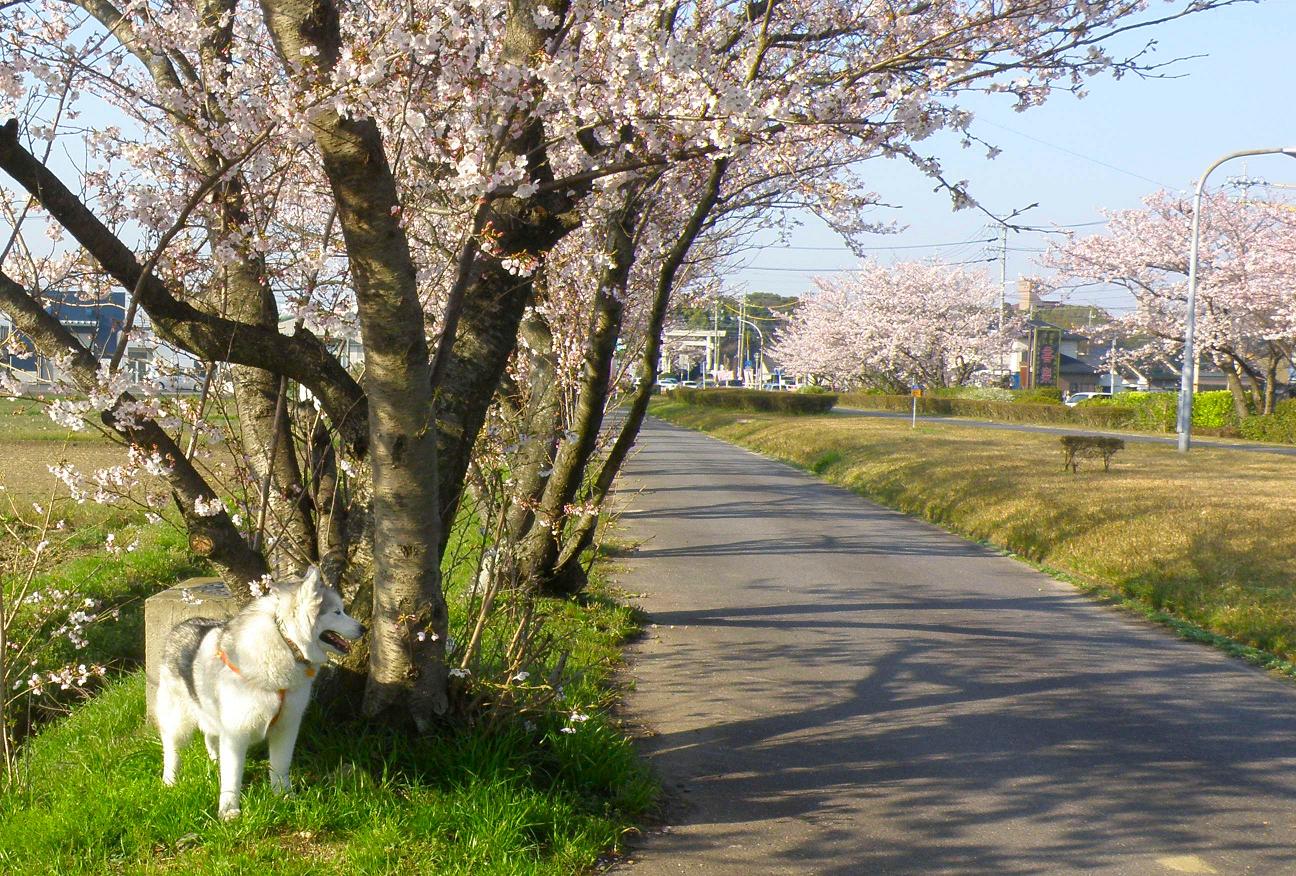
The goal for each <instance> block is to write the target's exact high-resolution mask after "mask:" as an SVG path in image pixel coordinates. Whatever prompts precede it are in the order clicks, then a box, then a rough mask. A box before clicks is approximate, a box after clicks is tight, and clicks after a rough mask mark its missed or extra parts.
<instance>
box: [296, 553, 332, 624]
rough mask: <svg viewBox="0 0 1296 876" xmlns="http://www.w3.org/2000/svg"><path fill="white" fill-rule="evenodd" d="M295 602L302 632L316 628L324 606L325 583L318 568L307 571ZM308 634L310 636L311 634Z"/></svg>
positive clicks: (313, 567)
mask: <svg viewBox="0 0 1296 876" xmlns="http://www.w3.org/2000/svg"><path fill="white" fill-rule="evenodd" d="M293 602H294V606H293V609H294V612H293V613H294V614H295V616H296V618H297V623H298V624H299V625H300V626H301V629H302V630H304V631H309V630H310V629H311V628H312V627H314V626H315V621H316V620H317V619H318V618H319V613H320V607H321V606H323V605H324V581H323V579H322V578H321V577H320V572H319V569H318V568H317V567H315V566H311V567H310V568H309V569H307V570H306V574H305V575H304V576H303V577H302V582H301V586H300V587H298V588H297V594H296V596H295V598H294V599H293ZM307 634H308V636H309V632H308V633H307Z"/></svg>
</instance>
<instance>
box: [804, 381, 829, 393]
mask: <svg viewBox="0 0 1296 876" xmlns="http://www.w3.org/2000/svg"><path fill="white" fill-rule="evenodd" d="M796 391H797V392H799V393H801V394H802V395H828V394H829V393H831V392H832V390H831V389H829V388H828V387H826V386H820V385H819V384H817V383H804V384H802V385H801V386H798V387H797V389H796Z"/></svg>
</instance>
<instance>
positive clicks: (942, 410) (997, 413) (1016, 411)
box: [840, 392, 1130, 429]
mask: <svg viewBox="0 0 1296 876" xmlns="http://www.w3.org/2000/svg"><path fill="white" fill-rule="evenodd" d="M840 402H841V404H842V405H843V406H845V407H851V408H860V409H861V410H866V411H899V412H902V413H906V412H908V411H910V410H912V409H913V399H912V398H911V397H910V396H907V395H865V394H863V393H853V392H848V393H843V394H842V396H841V399H840ZM918 413H919V414H924V415H927V416H937V417H971V418H973V419H977V420H990V421H991V422H994V423H1041V424H1046V425H1047V424H1053V423H1060V424H1065V425H1076V424H1079V425H1087V426H1095V427H1102V428H1122V429H1123V428H1129V427H1128V425H1127V424H1128V422H1129V420H1130V412H1129V411H1128V410H1126V409H1124V408H1114V407H1092V408H1082V407H1079V406H1077V407H1074V408H1068V407H1067V406H1066V405H1059V404H1048V403H1045V404H1032V403H1029V402H1017V401H1012V402H1002V401H990V400H988V399H972V398H942V397H940V396H928V395H925V396H923V397H921V398H919V399H918Z"/></svg>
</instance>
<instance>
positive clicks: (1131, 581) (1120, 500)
mask: <svg viewBox="0 0 1296 876" xmlns="http://www.w3.org/2000/svg"><path fill="white" fill-rule="evenodd" d="M654 412H655V413H657V414H658V415H660V416H664V417H666V418H667V419H670V420H672V421H674V422H676V423H678V424H680V425H684V426H689V427H691V428H696V429H701V430H703V431H707V432H710V433H713V434H715V435H717V436H718V437H721V438H724V439H726V440H730V441H733V442H735V443H738V444H741V445H743V446H745V447H749V448H751V449H753V450H756V451H758V452H761V453H765V454H767V455H769V456H773V457H776V458H779V459H783V460H785V461H788V462H791V463H793V464H795V465H798V466H801V467H803V468H806V469H807V470H810V471H814V472H816V473H818V474H819V475H820V476H821V477H823V478H825V479H827V480H829V481H832V482H834V483H837V484H841V485H842V486H845V487H848V488H850V489H852V490H854V491H856V492H858V493H860V494H862V495H865V496H868V497H869V498H872V499H874V500H876V501H879V502H881V503H883V504H886V505H889V506H891V507H894V508H897V509H899V510H901V511H904V512H906V513H909V514H913V515H915V516H919V517H923V518H925V519H927V520H931V521H933V522H935V523H938V524H940V525H941V526H944V527H946V528H947V529H950V530H952V531H954V532H957V533H959V534H961V535H964V536H966V537H969V538H972V539H976V540H979V541H985V542H987V543H990V544H992V545H995V546H997V547H999V548H1002V549H1004V550H1007V551H1010V552H1012V553H1014V554H1018V555H1020V556H1021V557H1023V558H1025V559H1027V560H1030V561H1031V562H1034V563H1037V564H1040V565H1042V566H1045V567H1047V568H1049V569H1051V570H1057V571H1059V572H1063V573H1065V574H1067V575H1070V576H1074V577H1075V578H1077V579H1079V580H1081V581H1084V582H1087V584H1088V585H1089V586H1091V587H1098V588H1101V589H1103V590H1105V591H1106V592H1108V593H1111V594H1113V595H1115V596H1117V597H1119V598H1120V599H1124V600H1129V601H1131V602H1132V603H1135V604H1137V605H1138V606H1140V607H1141V608H1142V609H1143V610H1144V611H1145V613H1149V616H1154V617H1158V618H1159V619H1161V620H1163V621H1169V620H1171V619H1173V620H1175V621H1177V622H1180V623H1181V624H1186V625H1187V626H1182V627H1181V629H1180V631H1181V632H1182V633H1184V634H1185V635H1189V637H1192V638H1200V639H1203V640H1209V639H1210V637H1223V638H1224V639H1227V640H1229V641H1231V642H1233V643H1235V644H1236V645H1237V646H1239V647H1241V648H1252V649H1257V652H1256V653H1252V654H1250V655H1249V656H1248V654H1246V653H1243V652H1239V655H1240V656H1248V659H1251V660H1252V661H1253V662H1258V663H1261V664H1264V665H1271V664H1273V665H1274V666H1275V668H1282V666H1281V665H1279V664H1281V663H1282V662H1284V661H1292V660H1293V659H1296V553H1293V552H1292V551H1291V550H1290V533H1291V532H1292V531H1293V530H1294V528H1296V460H1291V459H1288V458H1285V457H1277V456H1268V455H1261V454H1241V453H1234V452H1229V451H1223V450H1206V449H1197V450H1194V451H1193V453H1192V454H1191V455H1190V456H1188V457H1184V456H1181V455H1179V454H1177V453H1176V452H1175V451H1174V449H1173V448H1171V447H1162V446H1159V445H1152V444H1130V445H1128V446H1127V448H1126V450H1125V452H1124V453H1123V454H1121V456H1119V457H1117V461H1116V462H1114V463H1113V465H1112V471H1111V472H1110V473H1104V472H1103V471H1102V467H1101V466H1100V465H1099V466H1091V467H1089V468H1085V467H1082V468H1081V469H1080V472H1079V474H1076V475H1073V474H1071V473H1070V472H1067V471H1063V469H1062V453H1061V449H1060V445H1059V444H1058V440H1057V436H1056V435H1038V434H1032V433H1025V432H1004V431H998V430H986V429H976V428H971V427H963V426H957V425H953V424H944V423H940V424H920V426H919V428H917V429H911V428H910V427H909V424H908V423H903V422H896V421H891V420H873V419H868V418H858V419H855V418H852V419H845V418H835V417H815V418H805V417H800V418H788V417H776V416H771V415H763V414H743V413H738V412H729V411H718V410H705V409H699V408H691V407H686V406H683V405H674V404H669V403H664V404H658V406H657V407H656V408H654ZM1194 628H1195V629H1197V630H1199V631H1200V634H1197V633H1192V632H1191V630H1192V629H1194ZM1214 643H1215V644H1220V642H1218V641H1216V642H1214ZM1260 652H1264V653H1263V654H1261V653H1260ZM1264 655H1270V656H1269V657H1266V656H1264ZM1274 661H1278V663H1277V664H1274Z"/></svg>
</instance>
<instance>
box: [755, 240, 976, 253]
mask: <svg viewBox="0 0 1296 876" xmlns="http://www.w3.org/2000/svg"><path fill="white" fill-rule="evenodd" d="M994 240H995V238H993V237H990V238H986V239H985V240H981V239H974V240H952V241H949V242H948V243H897V244H895V245H894V246H856V247H848V246H846V245H844V244H843V245H842V246H763V247H760V248H761V249H792V250H797V251H804V252H847V251H852V250H867V251H870V252H886V251H888V250H892V249H939V248H940V247H943V246H967V245H968V244H970V243H993V242H994Z"/></svg>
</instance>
